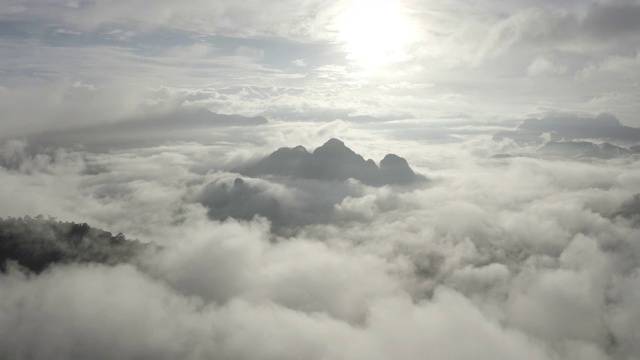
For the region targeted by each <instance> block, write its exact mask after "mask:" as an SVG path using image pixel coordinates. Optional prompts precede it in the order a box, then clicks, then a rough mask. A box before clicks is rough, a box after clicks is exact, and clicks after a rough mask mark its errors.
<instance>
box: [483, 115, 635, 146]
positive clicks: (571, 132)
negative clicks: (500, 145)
mask: <svg viewBox="0 0 640 360" xmlns="http://www.w3.org/2000/svg"><path fill="white" fill-rule="evenodd" d="M547 133H548V134H550V136H551V138H552V139H554V140H564V139H568V140H573V139H598V140H610V141H619V142H624V143H632V144H633V143H635V142H637V141H640V129H639V128H636V127H630V126H624V125H622V124H621V123H620V120H618V118H616V117H615V116H614V115H612V114H606V113H605V114H600V115H598V116H595V117H592V116H580V115H576V114H566V113H564V114H563V113H558V114H549V115H547V116H545V117H543V118H542V119H527V120H525V121H524V122H523V123H522V124H521V125H519V126H518V128H517V129H516V130H515V131H511V130H503V131H499V132H497V133H496V134H495V136H494V139H501V138H504V137H510V138H513V139H516V140H517V141H523V142H538V141H540V140H541V136H543V135H544V134H547Z"/></svg>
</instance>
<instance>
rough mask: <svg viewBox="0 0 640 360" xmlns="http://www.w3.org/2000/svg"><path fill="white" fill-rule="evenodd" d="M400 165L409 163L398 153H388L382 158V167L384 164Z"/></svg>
mask: <svg viewBox="0 0 640 360" xmlns="http://www.w3.org/2000/svg"><path fill="white" fill-rule="evenodd" d="M398 165H403V166H409V163H408V162H407V160H406V159H405V158H403V157H400V156H398V155H396V154H387V155H385V157H384V158H383V159H382V160H380V167H381V168H382V167H383V166H398Z"/></svg>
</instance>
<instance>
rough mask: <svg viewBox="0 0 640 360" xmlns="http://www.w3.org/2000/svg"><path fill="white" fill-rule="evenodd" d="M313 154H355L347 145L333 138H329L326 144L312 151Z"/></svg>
mask: <svg viewBox="0 0 640 360" xmlns="http://www.w3.org/2000/svg"><path fill="white" fill-rule="evenodd" d="M313 153H314V154H316V153H318V154H322V153H326V154H338V153H344V154H347V153H349V154H355V152H354V151H353V150H351V149H349V148H348V147H347V145H345V144H344V143H343V142H342V141H340V140H338V139H335V138H331V139H329V141H327V142H326V143H324V144H322V146H320V147H318V148H316V149H315V150H314V151H313Z"/></svg>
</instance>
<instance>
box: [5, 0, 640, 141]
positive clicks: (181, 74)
mask: <svg viewBox="0 0 640 360" xmlns="http://www.w3.org/2000/svg"><path fill="white" fill-rule="evenodd" d="M639 12H640V5H638V3H637V2H636V1H625V0H616V1H588V0H580V1H575V0H573V1H562V2H557V1H524V0H523V1H462V0H460V1H457V0H452V1H449V0H447V1H411V0H405V1H401V0H376V1H364V0H362V1H360V0H345V1H320V0H317V1H316V0H305V1H287V0H279V1H241V2H238V1H190V2H188V3H187V4H185V3H184V2H180V1H170V0H163V1H160V2H158V1H137V2H136V3H135V4H130V2H126V1H114V0H108V1H102V0H98V1H69V2H63V1H16V0H7V1H3V2H2V4H0V41H1V42H2V46H1V48H2V49H1V50H0V51H1V52H0V59H2V69H1V70H2V72H1V73H0V81H1V83H0V85H1V86H2V87H1V88H0V90H1V92H0V104H2V106H1V107H0V108H1V111H2V114H1V116H2V118H3V122H4V124H3V125H4V126H3V127H4V129H3V130H4V131H3V132H6V133H8V134H12V135H19V136H22V135H25V134H27V133H33V132H34V131H40V130H43V129H58V128H69V127H75V126H83V125H91V124H95V123H102V122H117V121H126V120H131V119H135V118H138V117H141V116H145V115H148V114H158V113H165V112H168V111H171V110H174V109H176V108H180V107H204V108H207V109H210V110H212V111H214V112H217V113H224V114H241V115H247V116H256V115H263V116H266V117H268V118H270V119H274V120H283V121H287V120H289V121H290V120H300V119H304V120H315V121H330V120H335V119H336V118H339V119H342V120H345V121H349V120H350V119H351V118H353V117H357V116H359V115H366V116H373V117H376V118H383V119H390V118H394V119H416V120H432V119H452V118H453V119H460V118H471V119H474V120H504V119H513V118H517V119H520V118H523V117H524V118H526V117H529V116H540V115H544V114H546V113H548V112H557V111H568V112H584V113H588V114H598V113H601V112H610V113H613V114H615V115H616V116H618V117H619V118H620V119H621V121H622V122H623V123H625V124H628V125H640V122H639V120H638V119H637V117H636V116H635V114H636V113H637V111H638V109H637V107H636V105H637V104H638V103H639V101H638V100H639V99H638V96H639V90H638V82H639V79H638V75H637V74H638V73H640V72H638V67H639V64H640V60H639V59H640V58H639V57H638V46H639V41H640V39H639V38H640V35H639V34H640V25H638V24H639V22H638V21H637V20H638V17H639V16H640V15H638V13H639ZM34 104H37V106H34Z"/></svg>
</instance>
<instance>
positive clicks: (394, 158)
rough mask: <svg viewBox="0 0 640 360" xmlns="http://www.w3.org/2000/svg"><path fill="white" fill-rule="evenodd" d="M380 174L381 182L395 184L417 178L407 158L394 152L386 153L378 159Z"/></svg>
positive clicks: (412, 180) (410, 181)
mask: <svg viewBox="0 0 640 360" xmlns="http://www.w3.org/2000/svg"><path fill="white" fill-rule="evenodd" d="M380 176H381V178H382V182H383V183H386V184H397V185H406V184H410V183H413V182H416V181H417V180H418V178H419V176H418V175H416V173H414V172H413V170H411V167H410V166H409V163H408V162H407V160H406V159H405V158H402V157H400V156H398V155H395V154H387V155H386V156H385V157H384V158H383V159H382V160H381V161H380Z"/></svg>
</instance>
